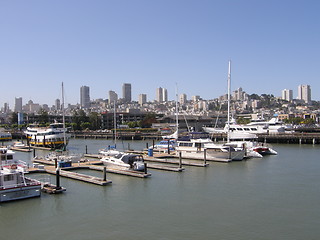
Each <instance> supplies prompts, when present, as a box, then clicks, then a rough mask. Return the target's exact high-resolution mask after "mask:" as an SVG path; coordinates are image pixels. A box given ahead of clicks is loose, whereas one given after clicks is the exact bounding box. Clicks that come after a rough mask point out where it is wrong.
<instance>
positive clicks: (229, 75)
mask: <svg viewBox="0 0 320 240" xmlns="http://www.w3.org/2000/svg"><path fill="white" fill-rule="evenodd" d="M230 88H231V60H229V68H228V119H227V124H228V125H227V126H228V127H227V129H228V133H227V141H228V142H230Z"/></svg>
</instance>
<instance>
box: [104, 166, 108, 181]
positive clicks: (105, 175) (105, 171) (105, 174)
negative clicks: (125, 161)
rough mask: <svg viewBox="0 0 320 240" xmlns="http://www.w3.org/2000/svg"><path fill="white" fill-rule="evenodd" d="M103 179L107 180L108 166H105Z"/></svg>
mask: <svg viewBox="0 0 320 240" xmlns="http://www.w3.org/2000/svg"><path fill="white" fill-rule="evenodd" d="M103 181H107V168H106V167H104V168H103Z"/></svg>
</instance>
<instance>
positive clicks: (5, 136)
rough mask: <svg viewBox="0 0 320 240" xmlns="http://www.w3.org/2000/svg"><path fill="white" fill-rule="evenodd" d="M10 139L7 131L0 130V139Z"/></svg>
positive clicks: (10, 136) (10, 135)
mask: <svg viewBox="0 0 320 240" xmlns="http://www.w3.org/2000/svg"><path fill="white" fill-rule="evenodd" d="M11 140H12V134H11V133H9V132H4V131H1V132H0V141H11Z"/></svg>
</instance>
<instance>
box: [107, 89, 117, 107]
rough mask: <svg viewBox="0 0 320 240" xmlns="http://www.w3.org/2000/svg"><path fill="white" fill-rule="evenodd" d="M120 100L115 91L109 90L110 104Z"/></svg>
mask: <svg viewBox="0 0 320 240" xmlns="http://www.w3.org/2000/svg"><path fill="white" fill-rule="evenodd" d="M117 101H118V94H117V93H116V92H115V91H112V90H110V91H109V104H113V103H114V102H117Z"/></svg>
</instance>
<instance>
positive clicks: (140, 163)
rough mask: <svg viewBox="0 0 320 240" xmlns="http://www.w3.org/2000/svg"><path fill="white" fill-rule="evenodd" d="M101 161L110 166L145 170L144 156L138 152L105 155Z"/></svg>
mask: <svg viewBox="0 0 320 240" xmlns="http://www.w3.org/2000/svg"><path fill="white" fill-rule="evenodd" d="M101 161H102V163H103V164H104V165H105V166H107V167H108V168H113V169H120V170H133V171H144V160H143V157H142V155H138V154H131V153H119V154H117V155H115V156H105V157H103V158H102V159H101Z"/></svg>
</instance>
